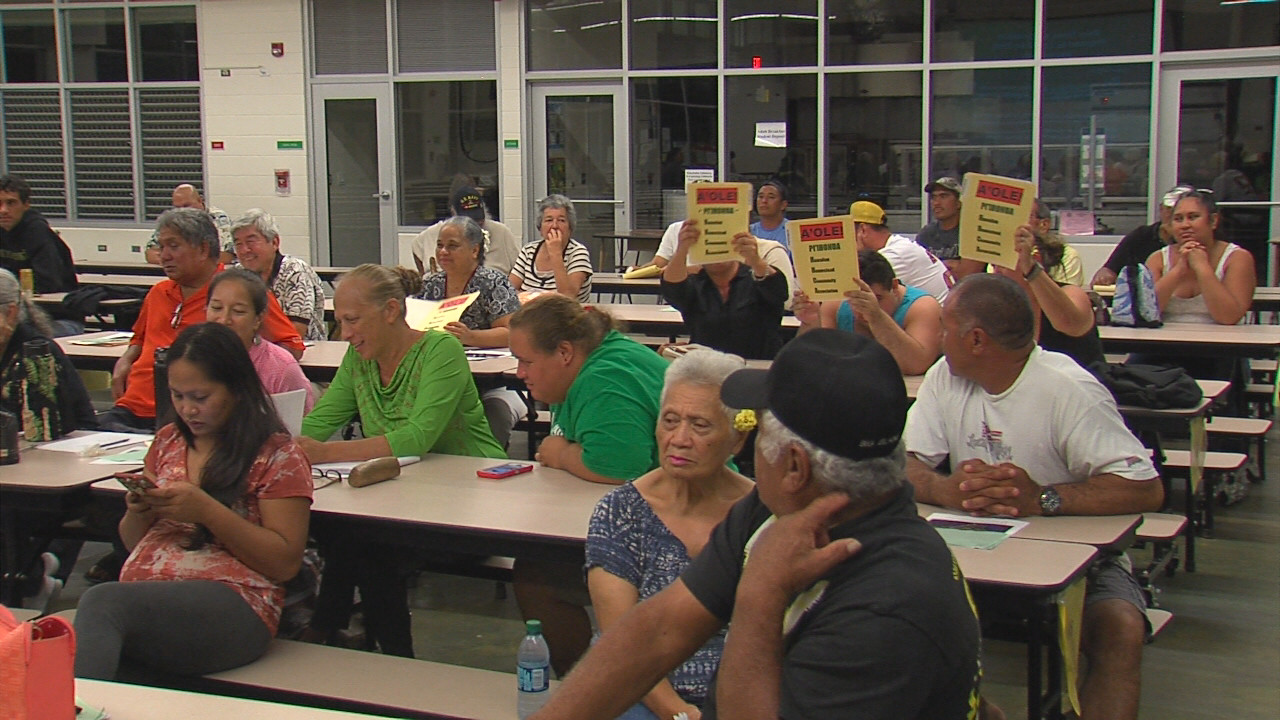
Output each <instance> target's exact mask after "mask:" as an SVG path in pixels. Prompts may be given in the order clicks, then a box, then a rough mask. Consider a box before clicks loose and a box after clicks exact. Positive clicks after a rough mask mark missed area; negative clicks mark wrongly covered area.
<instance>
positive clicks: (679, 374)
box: [659, 348, 746, 424]
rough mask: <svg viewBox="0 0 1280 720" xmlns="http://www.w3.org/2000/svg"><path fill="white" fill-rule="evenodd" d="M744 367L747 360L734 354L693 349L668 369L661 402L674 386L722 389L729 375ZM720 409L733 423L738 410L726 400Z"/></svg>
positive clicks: (664, 401) (663, 383)
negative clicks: (726, 402)
mask: <svg viewBox="0 0 1280 720" xmlns="http://www.w3.org/2000/svg"><path fill="white" fill-rule="evenodd" d="M744 366H746V361H745V360H743V359H742V358H740V357H738V356H737V355H733V354H731V353H723V352H720V351H719V350H712V349H710V348H700V349H698V350H690V351H689V352H687V353H685V354H684V355H681V356H680V357H678V358H676V359H675V360H674V361H673V362H672V363H671V366H670V367H668V368H667V373H666V375H665V376H663V381H662V395H661V397H660V398H659V402H660V403H663V404H665V403H666V402H667V392H668V391H669V390H671V388H672V386H674V385H681V384H684V385H703V386H707V387H714V388H716V389H717V390H719V388H720V386H721V385H723V384H724V380H725V378H727V377H729V375H731V374H732V373H733V372H734V371H735V370H741V369H742V368H743V367H744ZM720 408H721V409H722V410H723V411H724V414H725V417H727V418H728V419H729V423H730V424H733V419H734V418H735V417H736V416H737V414H738V411H737V410H736V409H734V408H731V407H729V406H728V405H725V404H724V403H723V402H722V403H720Z"/></svg>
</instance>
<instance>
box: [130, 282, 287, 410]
mask: <svg viewBox="0 0 1280 720" xmlns="http://www.w3.org/2000/svg"><path fill="white" fill-rule="evenodd" d="M222 269H223V268H222V266H221V265H219V266H218V272H222ZM208 295H209V286H208V285H207V284H206V285H205V286H204V287H202V288H200V289H199V290H197V291H196V292H194V293H193V294H192V295H191V297H188V298H186V299H185V300H184V299H183V298H182V286H181V285H179V284H178V283H176V282H174V281H173V280H169V279H165V280H161V281H160V282H158V283H156V284H155V286H153V287H152V288H151V291H150V292H148V293H147V297H146V299H145V300H143V301H142V310H141V311H140V312H139V313H138V321H137V322H136V323H134V324H133V339H132V340H130V341H129V344H130V345H140V346H141V347H142V354H141V355H139V356H138V359H137V360H134V361H133V367H132V368H131V369H130V370H129V380H128V382H127V383H126V385H125V391H124V395H122V396H121V397H120V399H119V400H116V404H117V405H119V406H121V407H123V408H125V409H127V410H128V411H129V412H131V413H133V414H134V415H137V416H138V417H140V418H153V417H155V416H156V348H162V347H169V346H170V345H172V344H173V341H174V340H176V339H177V338H178V333H180V332H182V331H183V330H185V329H187V328H188V327H190V326H192V325H198V324H200V323H202V322H204V321H205V320H204V315H205V312H204V306H205V304H206V302H207V301H208ZM175 313H176V315H177V318H178V326H177V327H176V328H175V327H173V318H174V316H175ZM258 332H259V334H261V335H262V339H263V340H270V341H271V342H274V343H275V344H277V345H279V346H281V347H283V348H285V349H286V350H296V351H301V350H302V349H303V348H304V347H305V346H304V345H303V344H302V338H301V337H299V336H298V331H297V330H295V329H294V327H293V323H291V322H289V318H288V317H286V316H285V314H284V311H283V310H281V309H280V303H279V302H277V301H276V296H275V295H273V294H271V293H270V292H267V313H266V316H265V317H264V318H263V319H262V327H261V329H259V331H258Z"/></svg>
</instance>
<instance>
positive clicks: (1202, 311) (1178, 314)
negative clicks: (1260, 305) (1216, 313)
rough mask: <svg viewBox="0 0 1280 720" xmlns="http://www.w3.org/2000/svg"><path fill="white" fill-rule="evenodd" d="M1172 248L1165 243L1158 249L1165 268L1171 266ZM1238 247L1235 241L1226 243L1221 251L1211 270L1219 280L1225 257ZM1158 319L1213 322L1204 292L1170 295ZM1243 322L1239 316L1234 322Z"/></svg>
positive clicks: (1210, 323) (1223, 270) (1221, 275)
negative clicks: (1215, 264) (1192, 294)
mask: <svg viewBox="0 0 1280 720" xmlns="http://www.w3.org/2000/svg"><path fill="white" fill-rule="evenodd" d="M1173 248H1174V246H1173V245H1166V246H1165V247H1164V248H1163V249H1161V250H1160V253H1161V256H1162V258H1163V260H1164V267H1165V269H1166V270H1168V269H1169V268H1170V267H1173V264H1172V257H1173V256H1172V253H1173ZM1239 249H1240V246H1239V245H1236V244H1235V243H1227V249H1226V250H1223V251H1222V257H1220V258H1218V266H1217V267H1216V268H1214V270H1213V274H1214V275H1216V276H1217V277H1218V279H1219V280H1222V279H1223V277H1224V276H1225V275H1226V272H1227V258H1228V257H1230V256H1231V253H1233V252H1235V251H1236V250H1239ZM1160 319H1161V320H1163V321H1164V322H1167V323H1202V324H1206V325H1213V324H1214V322H1215V321H1214V319H1213V315H1212V314H1211V313H1210V312H1209V304H1208V303H1206V302H1205V301H1204V293H1201V294H1199V295H1196V296H1195V297H1189V298H1184V297H1177V296H1173V297H1170V298H1169V303H1168V304H1167V305H1165V306H1164V310H1163V311H1162V312H1161V313H1160ZM1243 322H1244V318H1243V317H1241V318H1240V320H1239V321H1238V322H1237V323H1236V324H1237V325H1239V324H1240V323H1243Z"/></svg>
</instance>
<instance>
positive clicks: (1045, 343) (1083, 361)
mask: <svg viewBox="0 0 1280 720" xmlns="http://www.w3.org/2000/svg"><path fill="white" fill-rule="evenodd" d="M1040 347H1042V348H1044V349H1045V350H1052V351H1053V352H1060V353H1062V354H1063V355H1070V356H1071V359H1072V360H1075V361H1076V363H1077V364H1079V365H1080V367H1082V368H1086V369H1088V367H1089V363H1093V362H1101V361H1104V360H1105V359H1106V358H1105V357H1104V355H1103V352H1102V338H1100V337H1098V326H1097V325H1092V326H1090V327H1089V332H1087V333H1085V334H1083V335H1081V336H1079V337H1072V336H1071V335H1068V334H1066V333H1064V332H1062V331H1061V330H1059V329H1058V328H1056V327H1054V326H1053V323H1051V322H1049V316H1048V315H1045V314H1044V311H1043V310H1041V311H1040Z"/></svg>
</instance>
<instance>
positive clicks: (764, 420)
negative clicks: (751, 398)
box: [756, 410, 907, 503]
mask: <svg viewBox="0 0 1280 720" xmlns="http://www.w3.org/2000/svg"><path fill="white" fill-rule="evenodd" d="M792 444H794V445H798V446H799V447H800V449H801V450H804V452H805V454H806V455H808V456H809V467H810V468H812V469H813V477H814V480H816V481H817V482H818V484H820V485H821V486H823V487H825V488H828V489H830V490H834V491H836V492H842V493H844V494H845V495H848V496H849V500H850V501H852V502H855V503H857V502H861V501H863V500H866V499H868V498H872V497H875V496H877V495H883V494H884V493H887V492H889V491H891V490H894V489H896V488H900V487H902V486H903V485H906V484H907V453H906V450H905V449H903V446H902V443H901V442H899V443H898V445H897V447H895V448H894V449H893V452H891V453H889V454H888V455H885V456H884V457H878V458H869V459H866V460H850V459H849V458H846V457H841V456H839V455H836V454H835V453H832V452H828V451H826V450H823V449H822V448H819V447H818V446H816V445H814V444H813V443H811V442H809V441H808V440H805V439H804V438H802V437H800V436H799V435H797V434H795V433H794V432H792V431H791V429H790V428H788V427H787V426H786V425H783V424H782V421H781V420H779V419H778V418H776V417H774V415H773V413H771V412H769V411H768V410H766V411H764V412H763V413H761V416H760V432H759V433H757V435H756V447H757V448H759V450H760V454H761V455H763V456H764V458H765V459H766V460H768V461H769V462H771V463H772V462H777V460H778V455H779V454H780V453H781V452H782V450H783V448H785V447H787V446H788V445H792Z"/></svg>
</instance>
